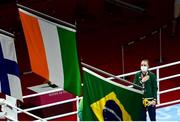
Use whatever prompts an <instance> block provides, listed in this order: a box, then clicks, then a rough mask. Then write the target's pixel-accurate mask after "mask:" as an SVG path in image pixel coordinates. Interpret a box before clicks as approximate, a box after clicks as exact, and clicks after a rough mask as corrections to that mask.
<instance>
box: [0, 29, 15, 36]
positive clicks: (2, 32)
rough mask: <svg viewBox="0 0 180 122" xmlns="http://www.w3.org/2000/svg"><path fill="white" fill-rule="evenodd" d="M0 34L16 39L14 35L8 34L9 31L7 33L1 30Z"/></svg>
mask: <svg viewBox="0 0 180 122" xmlns="http://www.w3.org/2000/svg"><path fill="white" fill-rule="evenodd" d="M0 34H4V35H6V36H10V37H13V38H14V34H12V33H9V32H7V31H5V30H2V29H0Z"/></svg>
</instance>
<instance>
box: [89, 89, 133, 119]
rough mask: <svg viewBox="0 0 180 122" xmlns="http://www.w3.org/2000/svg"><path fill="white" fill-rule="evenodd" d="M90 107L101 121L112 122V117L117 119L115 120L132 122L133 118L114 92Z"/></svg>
mask: <svg viewBox="0 0 180 122" xmlns="http://www.w3.org/2000/svg"><path fill="white" fill-rule="evenodd" d="M90 106H91V108H92V110H93V112H94V114H95V115H96V117H97V119H98V120H99V121H104V120H109V121H111V118H110V117H112V118H117V119H113V120H122V121H132V119H131V116H130V115H129V113H128V112H127V111H126V110H125V108H124V106H123V105H122V103H121V102H120V100H118V99H117V97H116V94H115V93H114V92H111V93H109V94H108V95H106V96H105V97H103V98H101V99H100V100H98V101H96V102H94V103H92V104H91V105H90ZM106 113H109V114H106ZM106 115H108V116H106ZM106 117H107V118H108V119H107V118H106Z"/></svg>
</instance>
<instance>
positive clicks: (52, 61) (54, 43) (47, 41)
mask: <svg viewBox="0 0 180 122" xmlns="http://www.w3.org/2000/svg"><path fill="white" fill-rule="evenodd" d="M38 22H39V26H40V30H41V34H42V38H43V41H44V47H45V52H46V58H47V63H48V69H49V80H50V81H51V82H52V83H54V84H56V85H58V86H59V87H60V88H64V73H63V66H62V65H63V64H62V57H61V49H60V42H59V41H60V40H59V37H58V32H57V27H56V26H54V25H52V24H49V23H47V22H45V21H41V20H39V19H38Z"/></svg>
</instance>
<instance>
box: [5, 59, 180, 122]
mask: <svg viewBox="0 0 180 122" xmlns="http://www.w3.org/2000/svg"><path fill="white" fill-rule="evenodd" d="M179 64H180V61H177V62H173V63H169V64H165V65H161V66H157V67H153V68H150V69H149V70H150V71H152V70H156V75H157V81H158V86H159V82H160V81H164V80H168V79H172V78H177V77H179V76H180V74H176V75H171V76H167V77H163V78H160V77H159V73H160V69H162V68H166V67H170V66H174V65H179ZM137 72H139V71H135V72H131V73H127V74H123V75H118V76H115V77H114V76H113V77H109V78H107V79H109V80H113V79H116V78H117V77H118V78H122V77H125V76H130V75H134V74H136V73H137ZM179 89H180V87H176V88H172V89H168V90H164V91H158V96H160V94H165V93H168V92H172V91H176V90H179ZM60 90H62V89H56V90H52V91H47V92H43V93H37V94H32V95H27V96H24V97H23V98H24V99H25V98H31V97H36V96H40V95H43V94H48V93H53V92H57V91H60ZM80 99H82V97H76V98H73V99H68V100H64V101H60V102H55V103H50V104H47V105H41V106H37V107H33V108H28V109H21V108H18V107H16V106H11V105H10V104H8V103H5V104H6V105H8V106H11V107H12V108H15V109H17V110H18V114H19V113H25V114H27V115H29V116H31V117H34V118H35V119H38V120H41V121H48V120H53V119H57V118H61V117H66V116H71V115H77V109H78V104H79V100H80ZM159 99H160V97H158V104H157V107H161V106H164V105H170V104H175V103H179V102H180V100H175V101H170V102H166V103H160V100H159ZM75 101H76V108H77V109H76V110H75V111H72V112H68V113H64V114H61V115H55V116H51V117H47V118H41V117H38V116H36V115H34V114H32V113H30V112H29V111H32V110H38V109H42V108H46V107H51V106H56V105H60V104H64V103H69V102H75ZM9 119H11V120H13V118H9ZM77 120H78V117H77ZM13 121H14V120H13Z"/></svg>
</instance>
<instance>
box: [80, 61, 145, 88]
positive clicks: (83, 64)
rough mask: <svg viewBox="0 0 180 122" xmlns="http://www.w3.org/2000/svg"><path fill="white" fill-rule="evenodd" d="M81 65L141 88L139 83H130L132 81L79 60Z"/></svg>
mask: <svg viewBox="0 0 180 122" xmlns="http://www.w3.org/2000/svg"><path fill="white" fill-rule="evenodd" d="M81 65H82V66H84V67H87V68H89V69H91V70H94V71H97V72H100V73H102V74H105V75H108V76H110V77H113V78H114V79H117V80H119V81H123V82H125V83H128V84H131V85H133V86H136V87H138V88H141V89H142V87H141V86H139V85H137V84H134V83H132V82H130V81H127V80H124V79H122V78H119V77H117V76H115V75H113V74H111V73H108V72H106V71H103V70H101V69H98V68H95V67H93V66H91V65H88V64H86V63H83V62H81Z"/></svg>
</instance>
